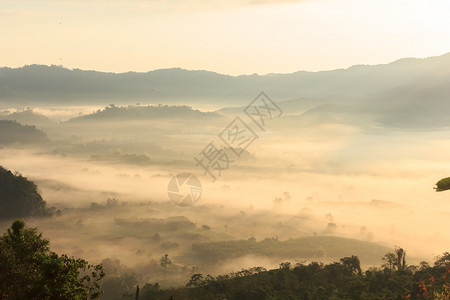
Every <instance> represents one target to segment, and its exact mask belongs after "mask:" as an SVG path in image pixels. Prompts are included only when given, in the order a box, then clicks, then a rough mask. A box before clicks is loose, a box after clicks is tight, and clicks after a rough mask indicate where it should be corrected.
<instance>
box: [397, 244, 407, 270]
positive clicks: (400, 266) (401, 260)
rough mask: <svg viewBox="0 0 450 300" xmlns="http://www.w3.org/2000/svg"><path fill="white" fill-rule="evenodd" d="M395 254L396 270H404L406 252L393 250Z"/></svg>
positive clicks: (399, 249)
mask: <svg viewBox="0 0 450 300" xmlns="http://www.w3.org/2000/svg"><path fill="white" fill-rule="evenodd" d="M395 254H396V255H397V261H396V265H397V270H399V271H402V270H405V267H406V252H405V250H403V249H402V248H397V249H395Z"/></svg>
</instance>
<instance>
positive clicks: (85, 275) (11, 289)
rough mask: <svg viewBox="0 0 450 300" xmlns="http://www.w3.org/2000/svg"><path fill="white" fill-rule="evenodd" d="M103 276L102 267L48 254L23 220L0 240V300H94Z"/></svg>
mask: <svg viewBox="0 0 450 300" xmlns="http://www.w3.org/2000/svg"><path fill="white" fill-rule="evenodd" d="M103 276H104V272H103V269H102V266H101V265H90V264H88V262H87V261H85V260H83V259H79V258H78V259H77V258H73V257H68V256H67V255H64V254H63V255H61V256H59V255H58V254H56V253H54V252H51V251H50V250H49V241H48V240H46V239H44V238H42V234H40V233H39V234H38V233H37V230H36V228H27V227H26V226H25V223H24V222H23V221H22V220H17V221H15V222H14V223H13V224H12V226H11V228H10V229H8V231H7V233H5V234H4V235H3V236H2V237H1V238H0V299H88V298H90V299H97V298H99V297H100V296H101V294H102V291H101V289H100V285H99V282H100V280H101V279H102V278H103Z"/></svg>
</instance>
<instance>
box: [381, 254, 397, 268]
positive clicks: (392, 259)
mask: <svg viewBox="0 0 450 300" xmlns="http://www.w3.org/2000/svg"><path fill="white" fill-rule="evenodd" d="M381 259H382V260H383V261H384V262H385V263H384V264H383V268H385V269H389V270H391V271H394V269H395V266H396V264H397V256H396V255H395V253H393V252H388V253H386V254H385V255H384V256H383V257H382V258H381Z"/></svg>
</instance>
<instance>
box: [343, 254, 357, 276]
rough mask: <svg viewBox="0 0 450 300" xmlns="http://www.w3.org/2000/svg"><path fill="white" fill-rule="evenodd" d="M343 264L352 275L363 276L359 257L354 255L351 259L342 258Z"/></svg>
mask: <svg viewBox="0 0 450 300" xmlns="http://www.w3.org/2000/svg"><path fill="white" fill-rule="evenodd" d="M341 263H342V265H344V267H345V268H346V269H347V270H348V272H349V273H350V274H352V275H353V274H358V275H361V273H362V271H361V263H360V261H359V258H358V257H357V256H354V255H352V256H351V257H344V258H341Z"/></svg>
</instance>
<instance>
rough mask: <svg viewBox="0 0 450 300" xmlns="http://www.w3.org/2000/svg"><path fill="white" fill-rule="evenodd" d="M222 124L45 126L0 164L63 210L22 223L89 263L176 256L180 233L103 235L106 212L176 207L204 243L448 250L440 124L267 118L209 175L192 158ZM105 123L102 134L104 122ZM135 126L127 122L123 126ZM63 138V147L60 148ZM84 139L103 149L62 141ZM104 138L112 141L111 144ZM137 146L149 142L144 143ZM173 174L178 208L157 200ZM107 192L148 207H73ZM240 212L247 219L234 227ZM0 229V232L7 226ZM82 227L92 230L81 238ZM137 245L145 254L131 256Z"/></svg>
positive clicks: (152, 214)
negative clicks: (286, 122) (179, 180)
mask: <svg viewBox="0 0 450 300" xmlns="http://www.w3.org/2000/svg"><path fill="white" fill-rule="evenodd" d="M68 109H69V108H68ZM40 112H41V113H46V112H47V110H46V109H41V110H40ZM229 121H231V119H229V120H228V119H226V120H225V121H220V122H216V123H214V122H211V121H208V120H207V121H204V123H203V126H202V121H201V120H197V121H196V122H192V127H189V126H190V125H189V124H191V123H189V122H190V121H186V125H185V128H181V129H180V128H178V127H177V126H178V125H179V124H176V122H171V121H161V122H162V123H161V122H159V123H158V124H159V127H161V128H163V129H165V130H167V132H165V131H162V132H161V131H152V128H150V127H149V126H151V125H149V124H151V123H142V125H141V126H142V132H138V131H137V130H135V131H130V132H129V134H123V135H122V136H121V137H120V138H116V140H113V139H112V138H111V137H105V136H103V135H98V136H96V132H101V130H100V129H99V128H98V127H97V125H95V126H93V125H83V126H87V127H83V128H84V129H83V130H84V131H83V130H79V129H73V128H71V129H70V130H69V131H68V132H64V130H65V129H64V127H62V129H56V130H55V131H54V132H55V134H54V135H53V136H52V134H51V131H50V133H48V134H49V138H50V139H52V140H53V142H54V143H53V144H52V145H50V146H46V147H39V148H38V147H24V146H18V145H13V146H3V148H0V159H1V164H2V165H3V166H4V167H5V168H8V169H10V170H12V171H19V172H20V173H22V174H23V175H24V176H25V177H27V178H29V179H31V180H33V181H34V182H35V183H36V184H37V185H38V187H39V190H40V191H41V194H42V196H43V198H44V199H45V200H46V201H47V203H48V205H49V206H55V207H56V208H59V209H63V214H62V216H60V217H57V218H52V219H51V220H50V221H49V220H41V219H31V220H29V221H28V223H29V225H33V226H38V227H39V229H40V230H42V231H44V235H45V236H46V237H48V238H49V239H50V240H51V245H52V249H53V250H54V251H58V252H64V253H68V254H72V255H77V256H83V257H85V258H87V259H89V260H92V261H93V262H95V261H101V260H102V259H104V258H107V257H115V258H117V259H120V261H121V262H122V263H124V264H126V265H129V266H133V265H134V264H135V263H137V262H145V261H146V260H147V261H148V260H149V259H151V258H153V259H156V260H158V259H159V257H161V255H163V254H164V253H166V252H168V253H169V254H171V253H178V254H179V255H183V251H184V250H182V249H189V245H190V243H192V241H191V240H190V237H186V239H185V240H183V238H182V237H180V236H178V237H172V238H173V239H172V240H173V241H175V240H176V241H178V243H179V244H181V246H179V247H178V248H176V247H175V248H173V250H170V245H169V246H168V248H164V247H162V248H155V247H153V248H151V246H148V244H149V243H151V241H149V240H145V241H143V240H140V239H139V238H136V237H130V238H128V239H127V238H125V239H120V240H108V239H106V238H105V236H109V235H114V234H115V233H114V226H118V225H117V222H118V221H117V219H126V220H131V219H135V220H144V219H146V218H167V217H170V216H187V217H188V219H189V220H190V221H192V222H194V223H195V224H196V225H197V226H202V225H207V226H209V227H210V228H212V229H213V230H216V231H217V232H220V234H221V235H222V237H221V238H220V237H217V236H214V237H211V241H215V240H221V239H222V240H230V239H248V238H250V237H255V238H256V240H257V241H259V240H262V239H264V238H267V237H275V236H277V237H278V238H279V239H280V240H287V239H288V238H290V237H292V238H297V237H302V236H312V235H335V236H342V237H349V238H356V239H361V240H365V241H371V242H376V243H380V244H382V245H385V246H387V247H394V246H401V247H403V248H405V249H406V251H407V253H408V255H409V257H411V259H415V260H416V261H418V260H428V261H431V260H432V259H433V258H434V256H435V255H439V254H442V253H443V252H445V251H448V246H449V245H450V231H449V230H448V229H449V228H450V194H449V193H446V192H442V193H436V192H434V190H433V186H434V184H435V183H436V182H437V181H438V180H439V179H441V178H442V177H447V176H450V161H449V159H448V153H450V130H443V129H440V130H428V131H411V130H410V131H402V130H391V129H383V128H377V127H372V128H370V129H368V128H362V127H357V126H350V125H343V124H332V123H329V124H324V125H319V126H315V127H314V128H308V127H303V128H293V127H291V128H289V127H282V126H279V124H278V125H277V126H273V127H272V128H271V127H270V124H268V126H267V129H268V130H267V131H266V132H262V131H261V132H258V135H259V138H258V139H257V140H256V141H255V142H254V143H252V144H251V145H250V146H248V148H247V151H248V152H249V154H251V155H252V156H253V157H254V158H255V159H239V158H237V157H233V160H234V162H232V163H231V164H230V166H229V169H228V170H223V171H222V175H221V176H220V177H218V178H217V180H216V181H215V182H212V180H211V178H210V177H209V176H208V175H206V176H205V175H203V171H202V169H200V168H198V167H197V168H196V167H195V161H194V159H193V158H194V156H196V155H198V153H199V152H200V151H202V150H203V149H204V148H205V147H206V146H207V144H208V142H209V141H214V143H217V144H218V145H220V139H219V138H218V137H217V134H219V133H220V132H221V128H224V126H223V124H225V125H226V124H227V122H229ZM58 126H64V124H61V125H58ZM108 126H110V127H108V129H107V130H108V131H109V132H110V135H111V136H113V135H114V130H116V129H115V127H114V124H113V125H111V124H109V125H108ZM115 126H116V127H117V131H122V132H125V128H127V127H126V126H127V123H126V122H122V123H118V124H116V125H115ZM138 126H139V124H133V128H134V129H136V128H137V127H138ZM94 127H95V128H94ZM202 127H203V128H202ZM58 128H59V127H58ZM67 128H69V127H67ZM80 128H81V127H80ZM103 128H106V127H103ZM199 128H200V129H199ZM171 129H173V131H170V130H171ZM58 130H59V131H58ZM105 131H106V129H105ZM84 132H86V134H85V135H84ZM66 133H67V134H66ZM74 134H75V135H76V136H77V138H74V137H73V135H74ZM55 137H57V138H55ZM72 138H73V139H74V140H73V141H72V144H71V145H70V147H68V146H64V144H65V143H69V144H70V143H71V139H72ZM92 141H96V143H97V144H102V142H103V143H104V144H106V145H109V146H108V147H111V149H110V150H108V147H106V146H105V147H106V148H98V149H100V150H92V149H94V148H92V149H91V148H89V146H86V147H87V150H86V149H85V151H84V152H82V151H78V152H77V151H75V150H74V149H75V148H74V145H76V146H80V145H82V146H83V145H88V144H89V143H90V142H92ZM131 141H134V143H135V144H133V143H131ZM111 143H116V144H117V145H119V146H117V145H116V146H114V147H112V146H111ZM147 143H148V144H149V145H150V144H151V145H153V144H155V145H156V146H157V147H156V146H155V147H154V148H149V149H148V150H145V145H147ZM133 145H135V146H133ZM127 147H128V148H127ZM133 147H136V148H133ZM55 149H56V150H57V151H55ZM76 149H79V148H76ZM105 149H106V150H105ZM133 149H134V151H133ZM114 153H115V154H114ZM117 153H119V154H117ZM124 153H125V154H132V155H141V154H142V155H146V156H147V157H148V158H150V162H148V163H139V161H137V162H134V161H131V162H130V161H128V160H117V159H115V158H117V155H121V154H124ZM114 155H116V156H114ZM171 156H173V159H170V158H171ZM183 172H188V173H193V174H195V175H196V176H198V178H199V179H200V180H201V183H202V188H203V190H202V196H201V198H200V200H199V201H198V203H197V204H196V206H195V207H188V208H178V207H176V206H174V205H172V204H171V203H170V202H169V199H168V196H167V185H168V182H169V180H170V179H171V178H172V176H173V175H175V174H178V173H183ZM108 198H109V199H117V200H118V202H119V203H125V202H126V203H128V204H133V203H135V204H137V203H148V202H152V203H160V205H159V204H156V206H154V207H153V206H152V207H146V206H144V207H143V208H139V206H130V207H128V206H124V208H123V209H118V208H117V209H111V210H105V211H100V212H99V211H96V212H93V213H92V214H91V212H92V211H91V210H88V209H87V210H83V209H84V208H88V207H89V205H90V204H91V203H93V202H96V203H98V204H100V205H105V203H106V201H107V199H108ZM158 205H159V206H158ZM71 208H80V210H70V209H71ZM91 208H92V207H91ZM64 209H65V210H64ZM236 216H241V217H242V218H241V219H237V217H236ZM58 218H59V219H58ZM234 218H236V222H234V220H235V219H234ZM58 220H59V221H58ZM246 220H248V222H252V224H246ZM52 222H53V223H52ZM76 222H78V223H79V225H80V224H84V229H83V230H84V231H77V229H76V227H74V226H75V225H74V224H75V223H76ZM52 224H53V225H52ZM64 224H65V225H64ZM67 224H71V225H70V226H69V225H67ZM330 224H331V225H330ZM333 224H335V225H333ZM1 226H2V228H1V229H2V230H3V231H4V230H5V228H6V227H7V226H9V224H7V223H6V222H5V223H3V224H1ZM104 226H107V227H111V228H104ZM86 230H88V231H89V232H91V233H92V232H95V231H97V233H92V235H90V234H87V233H86ZM139 230H140V229H139ZM110 231H111V232H110ZM102 232H104V234H103V233H102ZM102 234H103V235H102ZM99 236H102V238H98V237H99ZM180 241H181V242H180ZM183 243H184V244H186V245H187V246H186V247H185V246H184V244H183ZM148 247H150V248H148ZM139 251H143V252H142V253H144V254H145V255H137V254H136V253H137V252H139ZM142 253H141V254H142ZM348 255H352V253H348ZM180 260H181V259H180ZM276 264H277V261H275V260H271V259H270V258H261V257H260V258H258V257H256V258H255V257H253V258H252V257H242V258H239V259H236V260H235V261H234V262H233V263H232V264H230V265H228V267H224V266H217V269H216V270H215V271H216V272H217V273H221V272H222V273H223V272H228V271H232V270H237V269H240V268H242V267H250V266H256V265H258V266H259V265H265V266H267V267H270V266H274V265H276ZM363 264H364V261H363ZM380 264H381V261H380Z"/></svg>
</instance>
